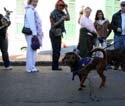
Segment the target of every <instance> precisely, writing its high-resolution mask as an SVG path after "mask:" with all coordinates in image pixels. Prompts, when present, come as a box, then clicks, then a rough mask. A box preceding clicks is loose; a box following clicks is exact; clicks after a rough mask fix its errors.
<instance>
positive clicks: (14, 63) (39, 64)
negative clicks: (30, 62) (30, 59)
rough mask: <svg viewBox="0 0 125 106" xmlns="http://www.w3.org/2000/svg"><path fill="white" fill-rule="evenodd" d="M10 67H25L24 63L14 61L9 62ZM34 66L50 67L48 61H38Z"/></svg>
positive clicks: (1, 63)
mask: <svg viewBox="0 0 125 106" xmlns="http://www.w3.org/2000/svg"><path fill="white" fill-rule="evenodd" d="M11 65H12V66H25V65H26V62H25V61H15V62H12V61H11ZM36 65H37V66H50V65H51V62H50V61H38V62H36ZM0 66H3V62H0Z"/></svg>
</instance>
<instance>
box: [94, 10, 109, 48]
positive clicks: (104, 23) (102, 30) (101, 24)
mask: <svg viewBox="0 0 125 106" xmlns="http://www.w3.org/2000/svg"><path fill="white" fill-rule="evenodd" d="M94 25H95V28H96V31H97V33H98V36H97V38H98V39H97V41H96V46H99V44H100V43H101V46H102V47H103V48H105V47H107V42H106V39H107V37H108V36H109V34H110V32H111V27H110V22H109V21H108V20H107V19H105V17H104V14H103V12H102V10H97V12H96V16H95V22H94Z"/></svg>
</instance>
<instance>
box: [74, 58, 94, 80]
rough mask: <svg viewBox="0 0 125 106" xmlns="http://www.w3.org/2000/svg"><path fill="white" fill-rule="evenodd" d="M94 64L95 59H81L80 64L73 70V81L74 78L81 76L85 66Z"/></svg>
mask: <svg viewBox="0 0 125 106" xmlns="http://www.w3.org/2000/svg"><path fill="white" fill-rule="evenodd" d="M92 62H93V58H91V57H85V58H81V59H80V60H79V62H78V63H77V64H76V65H75V66H74V68H73V69H72V72H73V77H72V80H74V77H75V76H76V75H80V71H81V70H82V69H84V66H85V65H87V64H91V63H92Z"/></svg>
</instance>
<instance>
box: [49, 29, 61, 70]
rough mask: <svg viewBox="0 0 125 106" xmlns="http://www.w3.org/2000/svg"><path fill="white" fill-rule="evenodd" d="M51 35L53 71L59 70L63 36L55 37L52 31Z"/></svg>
mask: <svg viewBox="0 0 125 106" xmlns="http://www.w3.org/2000/svg"><path fill="white" fill-rule="evenodd" d="M49 35H50V40H51V44H52V69H58V68H59V58H60V51H61V36H54V34H53V33H52V32H51V31H50V33H49Z"/></svg>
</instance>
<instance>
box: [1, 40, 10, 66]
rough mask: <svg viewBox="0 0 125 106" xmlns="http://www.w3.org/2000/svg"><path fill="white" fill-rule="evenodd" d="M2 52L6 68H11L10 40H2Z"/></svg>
mask: <svg viewBox="0 0 125 106" xmlns="http://www.w3.org/2000/svg"><path fill="white" fill-rule="evenodd" d="M1 52H2V59H3V63H4V66H5V67H9V66H10V60H9V54H8V39H7V38H2V40H1Z"/></svg>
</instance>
